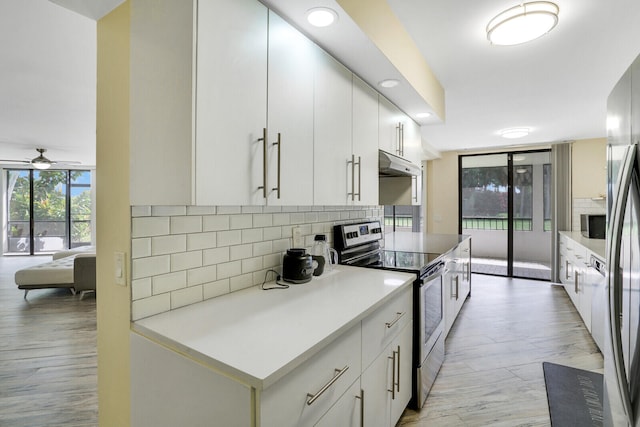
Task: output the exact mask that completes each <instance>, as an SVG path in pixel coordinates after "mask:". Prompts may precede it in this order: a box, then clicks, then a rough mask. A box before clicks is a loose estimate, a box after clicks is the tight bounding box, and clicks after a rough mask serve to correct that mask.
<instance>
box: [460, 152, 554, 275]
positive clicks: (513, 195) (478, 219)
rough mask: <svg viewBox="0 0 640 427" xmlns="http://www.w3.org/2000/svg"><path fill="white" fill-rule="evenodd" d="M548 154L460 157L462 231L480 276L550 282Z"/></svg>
mask: <svg viewBox="0 0 640 427" xmlns="http://www.w3.org/2000/svg"><path fill="white" fill-rule="evenodd" d="M550 173H551V167H550V152H549V151H548V150H542V151H530V152H515V153H498V154H484V155H470V156H461V157H460V194H459V197H460V199H459V200H460V232H461V233H462V234H468V235H471V236H472V254H473V260H472V266H473V271H474V272H476V273H485V274H495V275H501V276H510V277H511V276H514V277H523V278H532V279H542V280H550V278H551V269H550V265H551V216H550V212H551V206H550V200H551V197H550V195H551V193H550V188H551V187H550V184H551V179H550Z"/></svg>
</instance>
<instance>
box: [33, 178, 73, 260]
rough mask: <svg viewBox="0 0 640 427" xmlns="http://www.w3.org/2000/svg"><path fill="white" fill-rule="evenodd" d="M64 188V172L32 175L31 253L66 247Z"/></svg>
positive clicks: (65, 197) (65, 179) (65, 180)
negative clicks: (32, 250)
mask: <svg viewBox="0 0 640 427" xmlns="http://www.w3.org/2000/svg"><path fill="white" fill-rule="evenodd" d="M66 184H67V172H66V171H58V170H54V171H51V170H46V171H34V172H33V220H34V225H33V233H34V248H33V249H34V252H51V251H58V250H62V249H65V248H67V247H68V243H67V220H66V213H67V185H66Z"/></svg>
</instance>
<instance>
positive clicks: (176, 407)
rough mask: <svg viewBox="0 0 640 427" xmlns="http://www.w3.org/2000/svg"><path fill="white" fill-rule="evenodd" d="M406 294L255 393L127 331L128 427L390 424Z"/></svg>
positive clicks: (408, 354)
mask: <svg viewBox="0 0 640 427" xmlns="http://www.w3.org/2000/svg"><path fill="white" fill-rule="evenodd" d="M412 295H413V289H412V288H411V287H408V288H407V289H405V290H404V291H402V292H400V293H399V294H398V295H397V296H395V297H393V298H392V299H391V300H389V301H387V302H385V303H384V304H383V305H382V306H380V307H379V308H377V309H376V310H375V311H374V312H373V313H371V314H370V315H368V316H367V317H365V318H363V320H362V321H360V322H357V323H356V324H355V325H354V326H352V327H351V328H350V329H348V330H347V331H346V332H344V333H343V334H342V335H340V336H338V337H337V338H336V339H334V340H333V341H331V342H330V343H329V344H327V345H325V346H324V347H322V348H321V349H320V350H319V351H318V352H317V353H315V354H313V355H312V356H311V357H309V358H308V359H307V360H305V361H303V362H302V363H301V364H300V365H298V366H297V367H296V368H295V369H293V370H292V371H290V372H288V373H286V374H284V376H282V378H280V379H278V380H277V381H275V382H274V383H273V384H271V385H269V386H267V387H266V388H264V389H262V390H259V389H258V388H256V387H252V386H251V385H249V384H246V383H244V382H243V381H241V380H239V379H233V378H238V377H237V373H225V372H224V370H222V371H221V370H217V369H215V368H213V367H210V366H208V365H206V364H205V363H202V362H198V361H195V360H193V359H191V358H190V357H187V356H185V353H183V352H181V353H178V352H176V351H174V350H172V349H170V348H168V347H166V346H164V345H162V344H160V343H159V342H157V341H156V340H153V341H152V340H149V339H147V338H145V337H143V336H142V335H140V334H138V333H136V332H131V371H132V372H131V394H132V398H131V404H132V411H131V413H132V416H131V425H132V426H133V427H140V426H142V427H146V426H150V427H151V426H153V427H172V426H176V425H188V426H209V425H216V426H217V425H220V426H225V427H227V426H231V427H235V426H239V427H256V426H257V427H287V426H316V425H317V426H332V427H333V426H341V427H343V426H345V427H349V426H362V425H365V426H367V427H370V426H384V427H389V426H394V425H395V424H396V423H397V421H398V420H399V419H400V416H401V415H402V412H403V411H404V409H405V408H406V406H407V404H408V402H409V399H410V398H411V390H412V384H411V380H412V379H411V374H412V366H411V363H412V352H413V320H412V316H413V313H412V307H413V305H412ZM318 345H320V343H318ZM273 351H278V350H277V349H274V350H273ZM263 356H264V355H260V354H256V355H255V357H256V362H255V363H260V360H261V357H263ZM301 357H303V356H301ZM363 421H364V424H363Z"/></svg>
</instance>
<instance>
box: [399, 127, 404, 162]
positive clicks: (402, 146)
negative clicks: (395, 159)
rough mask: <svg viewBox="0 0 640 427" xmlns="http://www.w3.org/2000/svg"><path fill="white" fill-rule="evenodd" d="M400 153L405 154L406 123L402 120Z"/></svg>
mask: <svg viewBox="0 0 640 427" xmlns="http://www.w3.org/2000/svg"><path fill="white" fill-rule="evenodd" d="M400 155H401V156H404V123H402V122H400Z"/></svg>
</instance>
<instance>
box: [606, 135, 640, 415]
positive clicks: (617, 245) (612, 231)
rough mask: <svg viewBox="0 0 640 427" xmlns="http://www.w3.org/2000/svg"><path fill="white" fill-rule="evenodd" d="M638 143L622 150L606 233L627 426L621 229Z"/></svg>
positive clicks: (616, 352)
mask: <svg viewBox="0 0 640 427" xmlns="http://www.w3.org/2000/svg"><path fill="white" fill-rule="evenodd" d="M637 151H638V148H637V144H634V145H630V146H629V147H627V149H626V150H625V154H624V158H623V162H622V167H621V170H620V174H619V175H618V185H617V189H618V190H617V192H616V195H615V197H614V200H613V205H612V210H611V212H612V218H611V222H610V227H609V230H608V236H607V255H608V256H607V260H608V263H607V269H608V281H609V322H608V323H609V330H610V332H611V344H612V348H613V363H614V366H615V370H616V377H617V381H616V382H617V386H618V391H619V393H620V397H621V398H622V406H623V407H624V411H625V414H626V416H627V419H628V422H629V424H630V425H633V410H632V406H631V397H630V392H629V383H628V381H627V375H626V371H625V367H624V355H623V351H622V337H621V332H620V330H621V317H620V315H621V314H622V306H621V303H620V301H621V298H620V295H621V291H622V277H621V274H620V271H619V270H620V269H619V266H620V250H621V247H622V231H623V226H624V214H625V211H626V207H627V201H628V199H629V190H630V189H631V183H632V180H633V171H634V167H635V163H636V157H637Z"/></svg>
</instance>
